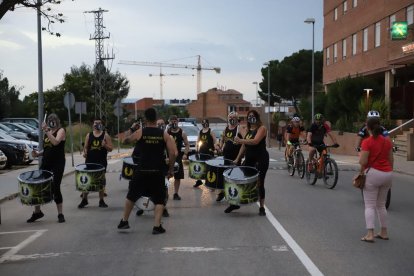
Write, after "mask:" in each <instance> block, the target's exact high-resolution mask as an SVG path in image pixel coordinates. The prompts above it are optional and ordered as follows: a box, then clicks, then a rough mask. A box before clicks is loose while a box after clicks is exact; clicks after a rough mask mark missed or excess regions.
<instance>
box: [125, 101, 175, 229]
mask: <svg viewBox="0 0 414 276" xmlns="http://www.w3.org/2000/svg"><path fill="white" fill-rule="evenodd" d="M144 115H145V119H146V127H145V128H141V129H138V130H136V129H135V128H134V127H135V124H133V125H132V127H131V129H130V130H129V132H130V133H129V134H127V137H126V139H127V140H129V141H131V140H136V144H135V148H134V151H135V150H136V151H137V152H139V156H138V159H139V160H138V164H137V169H136V170H135V171H134V174H133V179H132V181H131V185H130V187H129V190H128V194H127V196H126V200H125V207H124V213H123V217H122V219H121V221H120V222H119V224H118V229H128V228H129V223H128V218H129V215H130V214H131V211H132V208H133V207H134V203H135V202H136V201H137V200H138V198H139V197H140V196H142V195H144V194H146V193H147V192H148V193H149V195H150V197H151V199H152V201H153V202H154V204H155V211H154V227H153V229H152V234H162V233H165V229H164V228H163V227H162V225H161V216H162V213H163V211H164V203H165V196H166V192H165V190H166V189H165V170H166V165H165V156H164V151H165V150H166V149H167V151H168V156H169V164H168V177H172V176H173V174H174V162H175V153H174V149H175V148H174V147H175V145H174V142H173V140H172V139H171V137H170V136H169V135H168V133H167V132H165V131H163V130H162V129H160V128H158V127H157V124H156V121H157V113H156V111H155V109H154V108H148V109H147V110H145V113H144Z"/></svg>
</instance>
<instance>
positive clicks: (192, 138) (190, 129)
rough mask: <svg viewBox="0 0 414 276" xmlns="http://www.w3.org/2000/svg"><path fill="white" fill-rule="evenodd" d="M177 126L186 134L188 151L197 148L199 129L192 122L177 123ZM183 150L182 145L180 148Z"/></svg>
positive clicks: (194, 150)
mask: <svg viewBox="0 0 414 276" xmlns="http://www.w3.org/2000/svg"><path fill="white" fill-rule="evenodd" d="M178 126H179V127H180V128H181V129H182V130H183V131H184V132H185V134H187V139H188V143H189V144H190V153H194V152H196V150H197V138H198V133H199V132H200V130H199V129H198V127H196V126H194V125H193V124H192V123H178ZM182 151H184V147H183V148H182Z"/></svg>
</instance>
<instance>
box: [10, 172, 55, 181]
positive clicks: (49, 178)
mask: <svg viewBox="0 0 414 276" xmlns="http://www.w3.org/2000/svg"><path fill="white" fill-rule="evenodd" d="M36 171H44V172H48V173H50V177H48V178H44V179H43V180H36V181H27V180H23V179H21V178H20V176H21V175H22V174H25V173H28V172H36ZM17 180H18V181H19V182H22V183H25V184H28V183H33V184H39V183H45V182H47V181H50V180H53V173H52V172H51V171H48V170H33V171H27V172H24V173H21V174H19V176H18V177H17Z"/></svg>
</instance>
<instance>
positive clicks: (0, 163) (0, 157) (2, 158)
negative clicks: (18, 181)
mask: <svg viewBox="0 0 414 276" xmlns="http://www.w3.org/2000/svg"><path fill="white" fill-rule="evenodd" d="M6 165H7V156H6V155H5V154H4V153H3V152H2V151H1V150H0V170H2V169H4V168H5V167H6Z"/></svg>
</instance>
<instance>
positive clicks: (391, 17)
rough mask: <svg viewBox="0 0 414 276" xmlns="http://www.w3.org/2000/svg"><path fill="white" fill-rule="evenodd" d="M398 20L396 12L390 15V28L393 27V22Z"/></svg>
mask: <svg viewBox="0 0 414 276" xmlns="http://www.w3.org/2000/svg"><path fill="white" fill-rule="evenodd" d="M395 21H396V19H395V14H393V15H391V16H390V29H391V28H392V23H394V22H395Z"/></svg>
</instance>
